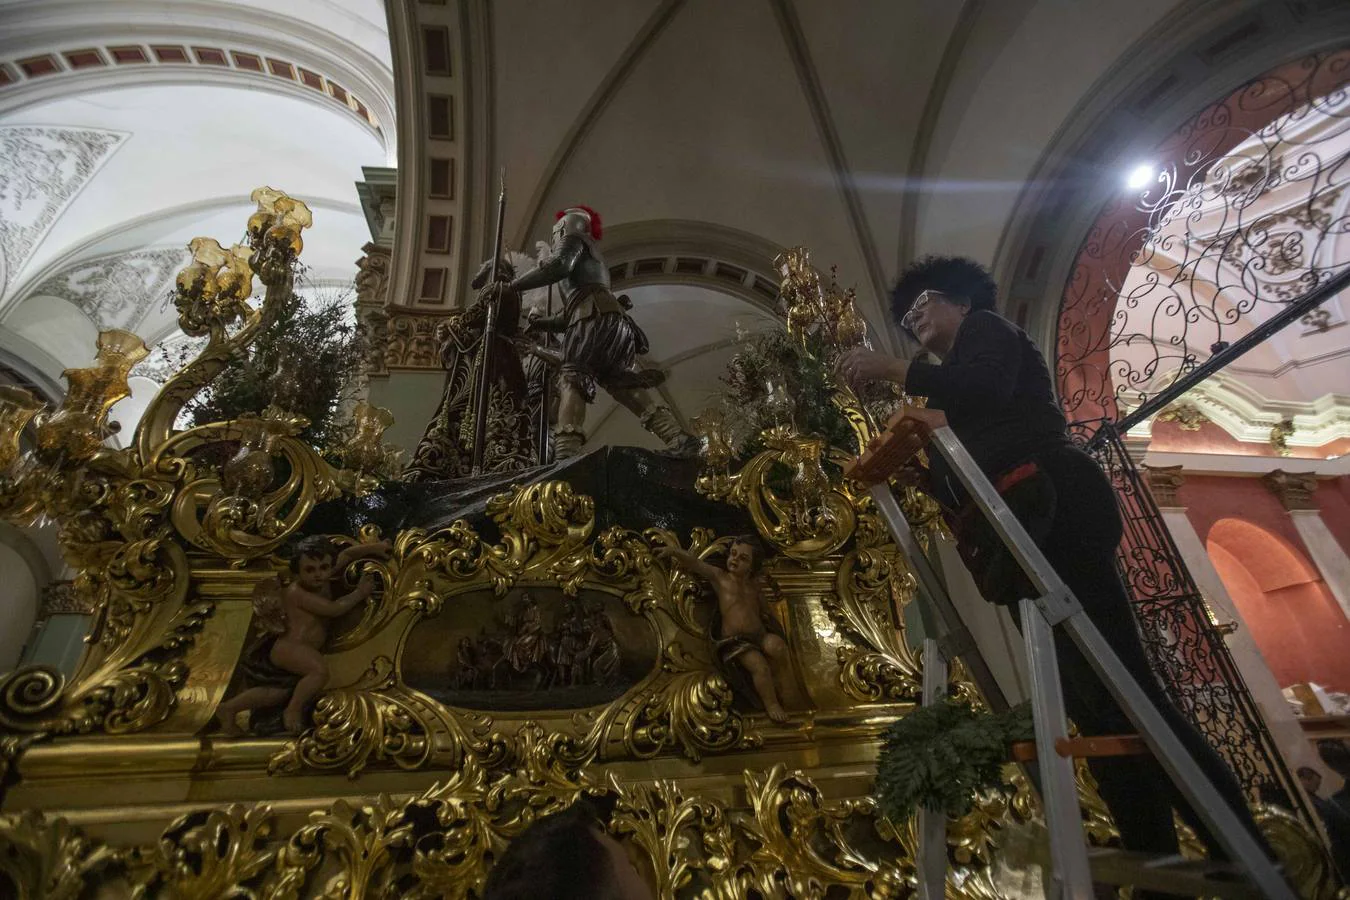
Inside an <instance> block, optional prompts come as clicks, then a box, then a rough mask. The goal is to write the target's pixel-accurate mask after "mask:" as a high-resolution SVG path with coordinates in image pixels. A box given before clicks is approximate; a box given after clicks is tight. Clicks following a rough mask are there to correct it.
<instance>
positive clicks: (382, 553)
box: [333, 541, 394, 572]
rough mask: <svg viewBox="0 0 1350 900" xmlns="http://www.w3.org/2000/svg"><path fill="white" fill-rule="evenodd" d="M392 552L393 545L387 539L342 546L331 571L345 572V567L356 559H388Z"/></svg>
mask: <svg viewBox="0 0 1350 900" xmlns="http://www.w3.org/2000/svg"><path fill="white" fill-rule="evenodd" d="M393 552H394V545H393V544H391V543H389V542H388V541H376V542H374V543H373V544H352V545H351V546H350V547H345V548H343V550H342V552H341V553H339V554H338V555H337V560H336V561H335V562H334V564H333V571H335V572H345V571H346V570H347V567H348V566H350V565H351V564H352V563H354V562H356V561H357V560H358V559H388V558H389V555H390V554H391V553H393Z"/></svg>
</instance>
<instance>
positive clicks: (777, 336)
mask: <svg viewBox="0 0 1350 900" xmlns="http://www.w3.org/2000/svg"><path fill="white" fill-rule="evenodd" d="M829 358H830V355H829V348H827V347H826V346H825V344H824V341H823V340H822V339H821V338H820V337H818V336H816V335H811V336H810V337H808V338H807V343H806V346H805V347H803V346H802V345H801V344H800V343H798V342H797V341H796V340H794V339H793V338H792V337H791V336H790V335H789V334H788V333H787V331H785V330H774V331H766V332H762V333H760V334H754V335H750V336H748V337H746V338H744V339H743V340H742V341H741V342H740V345H739V349H738V351H737V353H736V355H735V356H734V357H732V360H731V362H730V364H729V365H728V366H727V371H726V373H725V374H723V375H722V378H721V381H722V384H723V385H725V388H724V389H723V391H722V401H723V403H724V405H725V406H726V407H727V408H728V409H730V410H733V411H734V412H735V424H736V425H737V428H738V432H737V433H736V434H735V435H733V439H734V440H735V441H736V443H735V445H734V446H735V449H736V453H737V455H738V456H740V457H746V456H751V455H753V454H754V453H755V452H757V451H758V450H760V449H762V447H761V446H760V443H759V433H760V431H762V430H763V429H765V428H770V427H772V426H774V425H778V424H786V423H789V422H790V423H791V424H792V425H793V426H794V427H795V428H796V430H797V431H798V432H799V433H801V434H818V435H820V436H821V437H823V438H825V440H826V441H827V442H828V444H829V445H830V446H834V447H839V448H841V449H844V450H851V451H854V452H856V451H857V449H858V448H857V442H856V440H855V439H854V436H853V429H852V428H851V427H850V426H849V423H848V420H847V419H845V418H844V415H843V413H841V412H840V411H839V409H838V408H837V407H836V406H835V405H834V403H833V400H832V397H833V393H834V391H833V389H832V388H831V387H830V383H829V374H830V372H829V368H828V367H827V365H826V363H825V362H824V360H827V359H829Z"/></svg>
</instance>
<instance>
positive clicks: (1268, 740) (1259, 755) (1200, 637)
mask: <svg viewBox="0 0 1350 900" xmlns="http://www.w3.org/2000/svg"><path fill="white" fill-rule="evenodd" d="M1085 424H1089V425H1091V426H1093V427H1092V428H1091V429H1084V430H1080V434H1082V433H1084V432H1085V431H1086V430H1091V432H1092V437H1091V439H1090V440H1089V441H1088V442H1087V444H1086V449H1087V451H1088V452H1089V453H1091V454H1092V455H1093V457H1094V458H1095V459H1096V460H1097V462H1098V463H1099V464H1100V465H1101V467H1102V469H1103V470H1104V471H1105V472H1106V473H1107V475H1108V477H1110V479H1111V483H1112V485H1113V486H1114V487H1115V489H1116V497H1117V501H1118V503H1119V505H1120V514H1121V519H1122V520H1123V522H1124V526H1125V536H1124V539H1123V540H1122V541H1121V544H1120V547H1119V549H1118V550H1117V556H1116V560H1117V564H1118V565H1119V567H1120V571H1121V575H1122V577H1123V578H1124V579H1125V582H1126V585H1127V586H1128V588H1129V590H1130V593H1131V595H1132V596H1133V598H1134V604H1135V605H1134V612H1135V617H1136V619H1137V620H1138V622H1139V631H1140V635H1141V637H1142V638H1143V641H1144V647H1145V649H1146V650H1147V651H1148V655H1149V661H1150V662H1151V664H1152V666H1153V670H1154V672H1155V673H1157V675H1158V677H1159V679H1160V680H1161V681H1162V683H1163V686H1164V687H1165V688H1166V690H1167V692H1168V694H1169V696H1170V697H1171V698H1172V701H1173V703H1175V704H1176V705H1177V707H1178V708H1179V709H1180V710H1181V711H1182V712H1183V713H1185V714H1186V716H1187V717H1188V718H1190V720H1191V721H1192V722H1194V723H1195V725H1196V727H1198V728H1199V729H1200V731H1201V732H1202V733H1203V734H1204V735H1205V737H1206V738H1207V739H1208V740H1209V742H1210V744H1211V745H1212V746H1213V747H1214V748H1215V749H1216V750H1218V751H1219V753H1220V754H1222V755H1223V757H1224V759H1225V760H1226V761H1227V762H1228V764H1229V766H1230V767H1231V768H1232V769H1233V772H1234V774H1236V775H1237V777H1238V780H1239V781H1241V782H1242V785H1243V787H1244V788H1245V789H1246V791H1247V793H1248V795H1249V796H1250V797H1251V798H1252V799H1253V800H1261V801H1263V802H1267V803H1277V804H1279V805H1281V806H1284V807H1286V808H1288V809H1294V810H1297V811H1298V812H1299V813H1300V815H1302V816H1303V817H1304V818H1305V819H1307V820H1308V821H1311V817H1310V814H1309V811H1308V810H1307V809H1306V808H1304V804H1303V800H1302V798H1301V796H1300V794H1299V792H1298V791H1297V790H1295V789H1294V786H1293V780H1292V778H1291V775H1290V772H1289V769H1288V767H1287V766H1285V765H1284V763H1283V761H1282V758H1281V756H1280V754H1279V751H1278V749H1277V748H1276V746H1275V742H1274V739H1273V738H1272V737H1271V734H1270V729H1269V728H1267V727H1266V724H1265V720H1264V719H1263V718H1262V716H1261V711H1260V709H1258V708H1257V706H1256V701H1255V700H1253V699H1252V695H1251V692H1250V691H1249V690H1248V689H1247V685H1246V682H1245V681H1244V680H1243V678H1242V674H1241V673H1240V672H1239V671H1238V668H1237V664H1236V663H1235V662H1234V661H1233V657H1232V654H1230V653H1229V652H1228V646H1227V645H1226V644H1225V643H1224V638H1223V634H1222V633H1221V632H1220V631H1219V629H1218V627H1217V626H1216V625H1215V623H1214V622H1213V621H1212V620H1211V619H1210V616H1209V610H1208V608H1207V607H1206V605H1205V600H1204V597H1203V595H1201V593H1200V589H1199V588H1198V587H1197V586H1196V584H1195V581H1194V580H1193V579H1192V578H1191V574H1190V572H1188V571H1187V569H1186V566H1185V564H1184V563H1183V562H1182V561H1181V553H1180V551H1179V550H1178V549H1177V546H1176V543H1175V542H1174V541H1173V540H1172V535H1171V533H1170V532H1169V531H1168V530H1167V525H1166V523H1165V522H1164V521H1163V518H1162V513H1161V512H1160V511H1159V509H1158V505H1157V503H1156V502H1155V501H1154V499H1153V495H1152V494H1151V493H1149V490H1148V487H1147V485H1146V484H1145V482H1144V480H1143V477H1142V476H1141V474H1140V472H1139V469H1138V468H1137V467H1136V466H1135V464H1134V461H1133V459H1131V457H1130V454H1129V452H1128V451H1127V450H1126V449H1125V445H1124V444H1123V443H1122V442H1121V439H1120V432H1119V431H1117V430H1116V428H1115V425H1114V424H1113V423H1111V422H1109V421H1098V422H1093V423H1085Z"/></svg>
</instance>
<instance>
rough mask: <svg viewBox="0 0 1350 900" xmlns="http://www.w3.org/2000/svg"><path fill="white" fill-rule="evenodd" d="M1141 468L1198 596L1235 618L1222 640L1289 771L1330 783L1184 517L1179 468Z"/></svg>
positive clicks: (1227, 618)
mask: <svg viewBox="0 0 1350 900" xmlns="http://www.w3.org/2000/svg"><path fill="white" fill-rule="evenodd" d="M1144 471H1145V473H1146V477H1147V478H1148V483H1149V489H1150V491H1151V492H1152V493H1153V498H1154V499H1155V500H1156V501H1157V503H1158V507H1159V511H1160V512H1161V513H1162V517H1163V522H1165V523H1166V525H1167V530H1168V531H1170V532H1171V534H1172V540H1173V541H1175V542H1176V545H1177V550H1178V551H1180V553H1181V559H1182V561H1183V562H1184V563H1185V564H1186V568H1187V569H1188V570H1189V571H1190V573H1191V578H1193V579H1194V580H1195V585H1196V587H1197V588H1199V589H1200V593H1201V595H1202V596H1203V597H1204V598H1205V601H1206V602H1207V603H1208V604H1209V607H1210V609H1211V610H1213V612H1214V616H1215V618H1216V619H1218V621H1219V622H1220V623H1226V622H1233V623H1237V625H1238V627H1237V628H1236V629H1234V630H1232V631H1229V632H1228V633H1227V634H1225V635H1224V643H1225V644H1226V645H1227V646H1228V652H1229V653H1230V654H1231V655H1232V657H1233V663H1234V664H1235V665H1236V666H1237V669H1238V672H1239V673H1240V674H1241V675H1242V680H1243V681H1245V682H1246V683H1247V690H1248V691H1250V692H1251V695H1252V699H1253V700H1254V701H1255V702H1256V706H1257V708H1258V709H1259V710H1260V711H1261V717H1262V718H1263V719H1265V722H1266V727H1267V728H1269V729H1270V733H1271V736H1272V737H1273V738H1274V740H1275V745H1276V746H1277V747H1278V748H1279V750H1280V753H1281V754H1283V756H1284V760H1285V763H1286V765H1288V766H1289V768H1290V770H1293V769H1296V768H1297V767H1299V766H1304V765H1306V766H1312V767H1313V768H1315V769H1317V770H1318V771H1320V772H1322V773H1323V780H1324V781H1326V782H1328V783H1330V782H1332V781H1335V780H1337V778H1336V775H1335V773H1333V772H1331V771H1330V770H1329V769H1326V767H1325V766H1323V764H1322V761H1321V760H1320V759H1319V758H1318V756H1317V753H1316V752H1315V751H1314V750H1313V747H1312V745H1311V744H1310V743H1309V742H1308V739H1307V738H1306V737H1305V736H1304V734H1303V726H1302V725H1300V724H1299V722H1298V718H1297V717H1296V716H1295V715H1294V711H1293V709H1292V708H1291V707H1290V705H1289V703H1288V701H1286V700H1285V699H1284V694H1283V693H1282V692H1281V690H1280V683H1279V682H1278V681H1276V679H1275V675H1274V674H1273V673H1272V672H1271V671H1270V666H1269V665H1268V664H1267V663H1266V658H1265V657H1264V656H1263V655H1262V654H1261V650H1260V648H1259V647H1257V646H1256V641H1255V639H1254V638H1253V637H1252V633H1251V629H1250V628H1248V627H1247V624H1246V622H1245V621H1244V620H1243V618H1242V614H1241V613H1240V612H1239V611H1238V608H1237V604H1235V603H1234V602H1233V598H1232V597H1231V596H1229V594H1228V589H1227V588H1226V587H1225V586H1224V583H1223V579H1221V578H1220V577H1219V572H1218V570H1217V569H1215V568H1214V563H1213V562H1212V561H1211V560H1210V558H1209V551H1207V550H1206V549H1205V543H1204V541H1203V540H1202V539H1201V537H1200V535H1199V533H1197V532H1196V530H1195V526H1194V525H1192V524H1191V520H1190V518H1189V517H1188V516H1187V515H1186V507H1184V506H1182V505H1181V504H1180V501H1179V499H1178V497H1177V492H1178V489H1179V488H1180V487H1181V485H1182V484H1183V483H1184V482H1185V476H1184V475H1183V474H1182V467H1181V466H1166V467H1151V466H1145V467H1144Z"/></svg>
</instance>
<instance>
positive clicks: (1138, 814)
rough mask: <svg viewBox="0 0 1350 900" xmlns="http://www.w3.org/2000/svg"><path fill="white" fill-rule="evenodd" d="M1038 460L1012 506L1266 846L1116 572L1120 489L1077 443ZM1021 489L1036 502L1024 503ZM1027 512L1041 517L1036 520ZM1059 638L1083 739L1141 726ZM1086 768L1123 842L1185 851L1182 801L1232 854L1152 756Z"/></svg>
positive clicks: (1190, 818) (1192, 818) (1213, 844)
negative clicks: (1178, 698)
mask: <svg viewBox="0 0 1350 900" xmlns="http://www.w3.org/2000/svg"><path fill="white" fill-rule="evenodd" d="M1035 462H1036V463H1037V465H1038V466H1039V468H1040V471H1041V474H1040V475H1038V476H1036V479H1037V481H1039V484H1035V485H1031V484H1028V488H1029V490H1024V491H1019V490H1018V489H1017V488H1014V489H1012V490H1009V491H1008V493H1007V494H1006V499H1007V500H1008V505H1009V506H1010V507H1011V508H1012V510H1013V512H1014V514H1016V515H1017V516H1018V518H1019V519H1022V520H1023V521H1024V524H1027V525H1028V526H1029V527H1028V530H1029V531H1030V532H1031V533H1032V536H1033V538H1035V539H1036V542H1037V544H1039V545H1040V546H1041V549H1042V551H1043V552H1044V553H1045V556H1046V558H1047V560H1048V561H1049V562H1050V565H1051V566H1053V567H1054V569H1055V571H1056V572H1058V573H1059V576H1060V577H1061V578H1062V579H1064V582H1065V583H1066V584H1067V585H1068V586H1069V589H1070V590H1072V591H1073V592H1074V594H1075V595H1076V596H1077V597H1078V600H1079V602H1080V603H1081V604H1082V605H1083V609H1084V610H1085V611H1086V612H1087V614H1088V618H1090V619H1091V620H1092V622H1093V624H1095V625H1096V626H1097V629H1098V630H1099V631H1100V632H1101V633H1102V637H1103V638H1105V640H1106V642H1107V643H1108V644H1110V645H1111V648H1112V649H1113V650H1115V652H1116V655H1117V656H1119V657H1120V660H1121V662H1122V663H1123V664H1124V666H1125V668H1126V669H1127V670H1128V671H1129V673H1130V674H1131V675H1133V676H1134V678H1135V680H1137V681H1138V682H1139V684H1140V685H1141V686H1142V687H1143V689H1144V691H1145V693H1147V694H1148V696H1149V699H1150V700H1152V701H1153V703H1154V705H1155V706H1157V708H1158V711H1159V712H1160V713H1161V714H1162V716H1163V718H1164V719H1165V720H1166V721H1167V723H1168V725H1170V726H1171V728H1172V730H1173V732H1174V733H1175V734H1176V735H1177V737H1178V738H1179V739H1180V740H1181V743H1182V745H1183V746H1184V747H1185V748H1186V750H1187V752H1188V753H1189V754H1190V755H1191V756H1192V757H1193V758H1194V759H1195V761H1196V762H1197V763H1198V764H1199V765H1200V768H1201V769H1202V770H1203V771H1204V773H1205V775H1206V776H1207V777H1208V778H1209V780H1210V781H1211V783H1213V784H1214V785H1215V786H1216V787H1217V788H1218V790H1219V793H1220V794H1221V795H1222V796H1223V798H1224V800H1225V801H1226V802H1227V803H1228V805H1229V806H1230V807H1232V809H1233V812H1234V813H1235V814H1236V815H1237V816H1238V818H1239V821H1241V822H1242V823H1243V824H1244V825H1245V826H1246V827H1247V829H1248V830H1249V831H1250V832H1251V833H1252V834H1253V835H1254V836H1256V837H1257V839H1258V842H1260V843H1261V845H1262V846H1263V847H1264V846H1265V842H1264V840H1263V839H1262V838H1261V836H1260V832H1259V830H1258V829H1257V827H1256V823H1255V821H1254V820H1253V819H1252V817H1251V813H1250V811H1249V810H1248V809H1247V804H1246V799H1245V797H1244V795H1243V791H1242V787H1241V785H1240V784H1239V783H1238V780H1237V778H1236V777H1235V776H1234V775H1233V773H1232V771H1231V770H1230V769H1229V768H1228V765H1227V763H1225V762H1224V761H1223V758H1222V757H1221V756H1219V754H1218V753H1217V752H1216V751H1215V750H1214V749H1213V747H1211V746H1210V744H1209V742H1208V741H1206V740H1205V738H1204V736H1203V735H1201V734H1200V732H1199V731H1198V730H1197V729H1196V728H1195V726H1194V725H1192V724H1191V722H1190V721H1189V720H1188V719H1187V718H1186V717H1185V716H1184V715H1182V713H1181V712H1180V711H1178V710H1177V708H1176V707H1175V706H1173V705H1172V703H1171V701H1170V700H1169V699H1168V698H1167V695H1166V694H1165V693H1164V692H1163V689H1162V687H1161V685H1160V684H1159V683H1158V680H1157V678H1156V677H1155V676H1154V674H1153V670H1152V667H1151V666H1150V665H1149V662H1148V655H1147V653H1146V651H1145V650H1144V645H1143V643H1142V642H1141V640H1140V638H1139V631H1138V628H1137V626H1136V624H1135V619H1134V614H1133V612H1132V611H1131V608H1130V598H1129V595H1128V594H1127V593H1126V590H1125V586H1124V584H1122V582H1121V580H1120V576H1119V574H1118V572H1117V570H1116V565H1115V552H1116V548H1117V546H1119V544H1120V540H1121V536H1122V527H1123V526H1122V523H1121V519H1120V511H1119V508H1118V507H1117V505H1116V498H1115V492H1114V491H1113V490H1112V488H1111V484H1110V482H1109V481H1108V480H1107V477H1106V475H1105V474H1104V473H1103V472H1102V470H1101V468H1100V467H1099V466H1098V465H1097V463H1096V462H1095V461H1093V459H1092V458H1091V457H1090V456H1088V455H1087V454H1086V453H1083V452H1082V451H1080V450H1077V449H1075V448H1072V447H1063V448H1056V449H1054V450H1052V451H1049V452H1047V453H1045V454H1042V455H1040V456H1037V457H1036V459H1035ZM1019 495H1021V496H1024V497H1034V500H1032V501H1031V502H1030V503H1026V504H1023V503H1019ZM1019 507H1022V508H1019ZM1024 516H1029V517H1034V519H1035V521H1029V520H1028V518H1024ZM977 580H978V575H977ZM1011 611H1012V613H1013V619H1014V621H1018V620H1019V616H1018V610H1017V607H1016V606H1013V607H1011ZM1018 627H1019V628H1020V627H1021V622H1020V621H1018ZM1055 643H1056V647H1057V649H1058V651H1059V666H1060V678H1061V681H1062V682H1063V685H1064V704H1065V707H1066V709H1067V711H1068V714H1069V718H1070V719H1072V720H1073V721H1074V722H1075V723H1076V724H1077V725H1078V728H1079V731H1080V732H1081V733H1082V734H1083V735H1085V736H1095V735H1110V734H1133V733H1135V732H1136V731H1137V729H1136V728H1135V727H1134V725H1133V724H1132V723H1131V722H1130V720H1129V717H1128V716H1126V715H1125V711H1124V710H1123V709H1121V708H1120V705H1119V704H1118V703H1116V701H1115V698H1114V697H1112V696H1111V693H1110V691H1108V690H1107V688H1106V685H1105V684H1103V683H1102V681H1101V680H1100V679H1099V678H1098V677H1097V673H1096V672H1095V671H1094V670H1093V668H1092V666H1091V664H1090V663H1089V662H1088V660H1087V658H1086V657H1085V656H1084V655H1083V653H1082V652H1081V651H1080V650H1079V649H1078V647H1077V645H1076V644H1074V642H1073V640H1072V639H1071V638H1070V637H1069V636H1068V634H1067V633H1065V632H1064V631H1063V629H1056V631H1055ZM1088 766H1089V769H1090V770H1091V772H1092V774H1093V777H1095V778H1096V779H1097V785H1098V788H1099V790H1100V792H1101V796H1102V799H1103V800H1104V801H1105V802H1106V805H1107V807H1108V808H1109V809H1110V811H1111V815H1112V817H1113V818H1114V819H1115V822H1116V826H1117V827H1118V828H1119V829H1120V836H1121V843H1122V845H1123V846H1124V847H1125V849H1127V850H1134V851H1140V852H1148V853H1164V854H1166V853H1175V852H1177V835H1176V830H1175V828H1174V827H1173V823H1172V810H1173V808H1175V809H1176V810H1177V811H1178V812H1179V813H1180V814H1181V816H1182V818H1183V819H1184V820H1185V821H1186V823H1187V824H1188V825H1190V826H1191V827H1192V828H1194V829H1195V830H1196V833H1197V834H1198V835H1199V837H1200V840H1201V841H1203V842H1204V844H1205V845H1206V846H1207V847H1208V848H1209V852H1210V856H1211V858H1213V859H1227V856H1228V855H1227V853H1225V852H1224V850H1223V849H1222V848H1221V847H1220V846H1219V844H1218V842H1217V841H1216V840H1215V839H1214V837H1213V835H1212V833H1211V832H1210V830H1209V828H1208V827H1207V826H1206V825H1205V824H1204V823H1203V822H1202V821H1201V820H1200V818H1199V816H1197V815H1196V814H1195V813H1194V811H1193V810H1192V809H1191V806H1190V804H1189V802H1187V801H1186V799H1185V797H1184V796H1183V795H1182V794H1181V792H1180V790H1178V789H1177V788H1176V786H1175V785H1173V784H1172V781H1171V779H1170V778H1168V777H1167V774H1166V773H1165V772H1164V771H1163V769H1162V766H1161V765H1159V764H1158V762H1157V761H1156V760H1154V758H1153V757H1152V756H1127V757H1110V758H1101V759H1092V760H1090V761H1089V763H1088Z"/></svg>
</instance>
